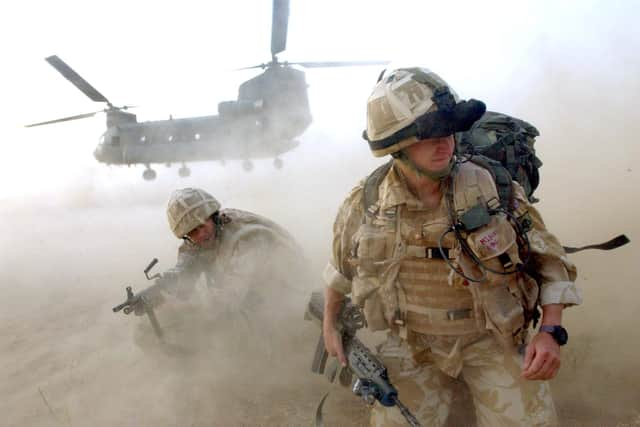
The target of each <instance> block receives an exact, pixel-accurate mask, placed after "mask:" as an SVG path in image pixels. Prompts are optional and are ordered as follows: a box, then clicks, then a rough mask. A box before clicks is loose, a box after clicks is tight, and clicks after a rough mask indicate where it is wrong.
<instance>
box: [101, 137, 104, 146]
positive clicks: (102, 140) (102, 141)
mask: <svg viewBox="0 0 640 427" xmlns="http://www.w3.org/2000/svg"><path fill="white" fill-rule="evenodd" d="M100 144H104V135H100Z"/></svg>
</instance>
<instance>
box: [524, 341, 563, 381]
mask: <svg viewBox="0 0 640 427" xmlns="http://www.w3.org/2000/svg"><path fill="white" fill-rule="evenodd" d="M559 369H560V346H559V345H558V343H557V342H556V341H555V340H554V339H553V337H552V336H551V335H550V334H548V333H547V332H538V333H537V334H536V336H534V337H533V339H532V340H531V342H530V343H529V345H528V346H527V350H526V352H525V355H524V363H523V365H522V377H523V378H526V379H528V380H550V379H551V378H553V377H555V376H556V374H557V373H558V370H559Z"/></svg>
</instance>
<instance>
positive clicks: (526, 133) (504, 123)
mask: <svg viewBox="0 0 640 427" xmlns="http://www.w3.org/2000/svg"><path fill="white" fill-rule="evenodd" d="M538 135H540V132H538V130H537V129H536V128H535V127H534V126H533V125H531V124H530V123H527V122H525V121H524V120H520V119H517V118H515V117H511V116H508V115H506V114H502V113H495V112H493V111H487V112H486V113H484V114H483V115H482V117H481V118H480V119H479V120H478V121H476V122H475V123H474V124H473V126H471V128H470V129H469V130H468V131H466V132H460V133H458V134H456V141H457V149H458V154H459V155H461V156H462V157H466V156H468V157H472V161H474V160H477V161H476V163H479V164H480V165H481V166H484V167H489V168H490V169H491V170H492V172H493V174H494V175H495V176H496V181H497V182H496V184H497V186H498V193H499V194H500V199H501V202H503V205H504V206H507V205H508V203H506V202H507V200H505V199H503V197H509V196H510V190H508V191H507V188H504V184H503V183H502V182H501V181H505V182H506V183H507V184H509V186H510V182H511V179H514V180H515V181H517V182H518V184H520V185H521V186H522V188H523V189H524V191H525V194H526V195H527V198H528V199H529V201H530V202H531V203H535V202H537V201H538V199H536V198H535V197H534V196H533V192H534V191H535V190H536V188H538V185H539V184H540V174H539V172H538V169H540V167H541V166H542V161H541V160H540V159H539V158H538V157H537V156H536V151H535V148H534V143H535V138H536V137H537V136H538ZM478 157H479V158H478ZM504 170H506V172H508V173H509V175H508V176H506V175H505V173H504V172H505V171H504ZM507 193H508V194H507Z"/></svg>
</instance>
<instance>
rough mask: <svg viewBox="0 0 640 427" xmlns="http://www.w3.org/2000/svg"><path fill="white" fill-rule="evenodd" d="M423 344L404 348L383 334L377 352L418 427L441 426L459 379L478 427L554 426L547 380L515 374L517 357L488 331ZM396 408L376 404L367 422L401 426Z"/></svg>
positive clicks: (519, 362)
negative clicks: (470, 400) (418, 424)
mask: <svg viewBox="0 0 640 427" xmlns="http://www.w3.org/2000/svg"><path fill="white" fill-rule="evenodd" d="M423 338H427V339H429V338H430V339H429V343H428V345H427V343H423V345H422V346H420V345H419V346H418V347H417V348H415V347H413V346H412V347H411V348H410V347H409V346H408V345H407V343H406V341H404V340H402V339H400V338H399V337H398V336H397V335H393V334H391V335H389V337H388V339H387V340H386V341H385V342H384V343H383V344H382V345H381V346H380V347H379V356H380V357H381V358H382V360H383V362H384V363H385V366H386V367H387V369H388V371H389V377H390V379H391V382H392V384H394V385H395V386H396V388H397V389H398V394H399V398H400V400H401V401H402V402H403V403H404V404H405V405H406V406H407V407H408V408H409V409H410V410H411V412H413V414H414V415H415V416H416V418H417V419H418V421H419V422H420V423H421V424H422V426H424V427H429V426H444V425H445V423H446V421H447V417H448V415H449V408H450V406H451V401H452V398H453V388H454V387H453V386H454V382H455V380H454V379H453V378H456V377H459V378H460V379H461V380H462V381H464V382H465V383H466V384H467V386H468V387H469V390H470V392H471V395H472V397H473V405H474V407H475V408H474V409H475V413H476V420H477V425H478V426H483V427H484V426H491V427H494V426H555V425H557V419H556V412H555V407H554V405H553V401H552V399H551V392H550V390H549V385H548V383H547V382H543V381H530V380H526V379H524V378H522V377H521V376H520V372H521V366H522V360H523V357H522V356H521V355H520V354H518V353H517V352H516V351H515V349H514V350H513V351H508V350H505V349H504V347H503V346H501V345H500V344H499V343H498V341H496V340H495V339H494V338H493V337H492V336H491V335H489V334H475V335H469V336H463V337H459V338H458V337H424V336H423ZM406 425H407V422H406V421H405V419H404V417H403V416H402V415H401V414H400V411H399V410H398V408H397V407H384V406H382V405H380V404H379V403H377V402H376V405H375V406H374V407H373V409H372V412H371V426H403V427H404V426H406Z"/></svg>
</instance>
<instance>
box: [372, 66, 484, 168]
mask: <svg viewBox="0 0 640 427" xmlns="http://www.w3.org/2000/svg"><path fill="white" fill-rule="evenodd" d="M485 110H486V107H485V105H484V103H482V102H481V101H477V100H474V99H471V100H469V101H460V99H459V98H458V95H457V94H456V93H455V92H454V91H453V90H452V89H451V88H450V87H449V85H448V84H447V82H445V81H444V80H443V79H442V78H440V76H438V75H437V74H436V73H434V72H433V71H431V70H429V69H427V68H399V69H396V70H393V71H391V72H388V73H387V72H384V73H383V74H381V75H380V78H379V79H378V82H377V84H376V86H375V87H374V89H373V92H372V93H371V95H370V96H369V99H368V100H367V129H366V130H365V131H364V132H363V138H364V139H365V140H367V141H368V142H369V147H370V148H371V151H372V152H373V155H374V156H375V157H382V156H385V155H387V154H393V153H396V152H399V151H400V150H402V149H403V148H406V147H408V146H410V145H411V144H414V143H416V142H418V141H419V140H421V139H425V138H437V137H443V136H448V135H452V134H455V133H456V132H463V131H466V130H468V129H469V128H470V127H471V125H472V124H473V123H474V122H475V121H476V120H478V119H479V118H480V117H481V116H482V114H484V112H485Z"/></svg>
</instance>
